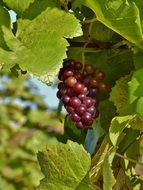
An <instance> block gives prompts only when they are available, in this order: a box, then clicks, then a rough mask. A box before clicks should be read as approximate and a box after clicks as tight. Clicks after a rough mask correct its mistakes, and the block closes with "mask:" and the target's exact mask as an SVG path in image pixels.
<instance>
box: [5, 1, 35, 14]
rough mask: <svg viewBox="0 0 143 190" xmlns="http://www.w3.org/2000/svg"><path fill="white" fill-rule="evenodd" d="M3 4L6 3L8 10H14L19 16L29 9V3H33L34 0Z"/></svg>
mask: <svg viewBox="0 0 143 190" xmlns="http://www.w3.org/2000/svg"><path fill="white" fill-rule="evenodd" d="M3 2H4V3H6V5H7V6H8V7H9V8H10V9H12V10H14V11H15V12H16V13H18V14H21V13H22V12H24V11H25V10H26V9H27V8H28V7H29V5H30V4H31V3H33V2H34V0H24V1H21V0H16V1H15V0H3Z"/></svg>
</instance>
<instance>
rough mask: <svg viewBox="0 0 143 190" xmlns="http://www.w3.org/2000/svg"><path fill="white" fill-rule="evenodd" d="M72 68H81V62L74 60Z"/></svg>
mask: <svg viewBox="0 0 143 190" xmlns="http://www.w3.org/2000/svg"><path fill="white" fill-rule="evenodd" d="M74 68H75V70H81V69H82V64H81V63H80V62H75V64H74Z"/></svg>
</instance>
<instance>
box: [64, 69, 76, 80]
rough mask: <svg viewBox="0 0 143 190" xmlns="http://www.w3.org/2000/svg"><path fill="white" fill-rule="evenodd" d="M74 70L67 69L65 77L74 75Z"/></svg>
mask: <svg viewBox="0 0 143 190" xmlns="http://www.w3.org/2000/svg"><path fill="white" fill-rule="evenodd" d="M73 74H74V73H73V71H72V70H65V71H64V78H68V77H71V76H73Z"/></svg>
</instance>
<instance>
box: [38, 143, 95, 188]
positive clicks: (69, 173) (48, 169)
mask: <svg viewBox="0 0 143 190" xmlns="http://www.w3.org/2000/svg"><path fill="white" fill-rule="evenodd" d="M38 160H39V163H40V166H41V170H42V172H43V174H44V176H45V178H44V179H42V180H41V182H40V185H39V187H38V189H39V190H45V189H50V190H59V189H61V190H74V189H80V188H79V185H80V183H81V181H82V180H83V179H84V178H85V176H86V174H87V173H88V171H89V169H90V165H91V159H90V156H89V155H88V154H87V153H86V151H85V150H84V148H83V147H82V145H79V144H77V143H74V142H72V141H68V142H67V144H62V143H56V144H54V145H50V146H48V147H47V148H46V149H45V150H44V151H42V152H39V153H38ZM89 189H91V190H92V189H93V188H92V187H91V188H90V186H89ZM83 190H84V189H83Z"/></svg>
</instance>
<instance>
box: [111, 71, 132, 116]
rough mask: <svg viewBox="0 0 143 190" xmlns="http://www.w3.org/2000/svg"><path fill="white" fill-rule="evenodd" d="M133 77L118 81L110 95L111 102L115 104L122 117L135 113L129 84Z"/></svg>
mask: <svg viewBox="0 0 143 190" xmlns="http://www.w3.org/2000/svg"><path fill="white" fill-rule="evenodd" d="M130 78H131V75H126V76H124V77H121V78H120V79H119V80H117V81H116V84H115V86H114V87H113V88H112V91H111V93H110V101H112V102H113V103H114V105H115V106H116V109H117V113H119V114H120V115H128V114H132V113H135V107H134V104H130V102H129V96H130V94H129V92H128V82H129V81H130Z"/></svg>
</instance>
